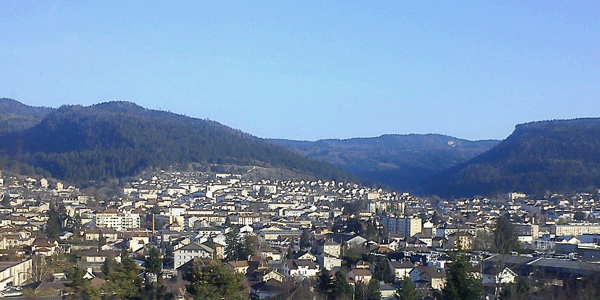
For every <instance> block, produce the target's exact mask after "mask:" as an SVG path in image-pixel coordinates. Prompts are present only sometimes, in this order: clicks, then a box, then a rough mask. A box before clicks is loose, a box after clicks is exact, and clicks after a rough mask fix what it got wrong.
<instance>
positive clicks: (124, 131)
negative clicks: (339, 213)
mask: <svg viewBox="0 0 600 300" xmlns="http://www.w3.org/2000/svg"><path fill="white" fill-rule="evenodd" d="M16 106H17V107H18V105H16ZM31 122H32V123H33V122H34V121H33V119H32V121H31ZM24 127H27V126H24ZM0 140H1V141H2V143H1V144H0V154H2V157H0V164H3V165H4V167H5V168H6V167H11V166H12V167H15V166H17V167H23V166H31V167H33V168H36V171H38V172H48V173H50V174H51V175H52V176H53V177H55V178H58V179H63V180H67V181H70V182H72V183H78V184H84V183H86V182H89V181H94V180H105V179H108V178H113V177H124V176H130V175H135V174H137V173H138V172H140V171H141V170H144V169H147V168H149V167H163V168H166V167H169V166H176V165H178V166H183V167H185V166H186V165H187V164H189V163H192V162H198V163H203V164H237V165H257V166H265V167H275V168H282V169H287V170H292V171H295V172H298V173H301V174H308V175H312V176H314V177H317V178H323V179H335V180H355V179H357V178H356V177H353V176H352V175H350V174H349V173H347V172H345V171H343V170H341V169H338V168H336V167H333V166H331V165H328V164H323V163H321V162H316V161H312V160H310V159H308V158H305V157H303V156H301V155H299V154H297V153H294V152H292V151H290V150H288V149H285V148H284V147H281V146H278V145H274V144H272V143H270V142H268V141H265V140H263V139H260V138H257V137H254V136H251V135H249V134H246V133H243V132H241V131H239V130H235V129H232V128H229V127H227V126H224V125H221V124H219V123H217V122H213V121H207V120H201V119H194V118H189V117H185V116H181V115H177V114H173V113H168V112H164V111H155V110H149V109H145V108H143V107H140V106H138V105H136V104H134V103H130V102H109V103H102V104H97V105H93V106H89V107H84V106H79V105H75V106H62V107H60V108H58V109H55V110H51V111H50V112H48V113H47V114H46V115H45V116H44V118H43V119H42V120H41V121H39V122H38V123H37V124H36V125H35V126H32V127H27V128H25V129H23V130H20V131H15V130H9V132H5V133H2V134H0ZM0 167H1V166H0Z"/></svg>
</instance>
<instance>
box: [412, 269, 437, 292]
mask: <svg viewBox="0 0 600 300" xmlns="http://www.w3.org/2000/svg"><path fill="white" fill-rule="evenodd" d="M409 274H410V279H411V280H412V282H413V283H414V284H415V287H416V288H432V289H434V290H441V289H443V288H444V287H445V286H446V272H444V271H443V270H441V269H436V268H434V267H432V266H419V267H414V268H413V269H412V270H411V271H410V273H409Z"/></svg>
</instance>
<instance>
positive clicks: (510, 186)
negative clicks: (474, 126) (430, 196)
mask: <svg viewBox="0 0 600 300" xmlns="http://www.w3.org/2000/svg"><path fill="white" fill-rule="evenodd" d="M433 183H434V184H432V185H430V186H429V190H428V191H429V192H430V193H434V194H438V195H442V196H445V197H472V196H475V195H494V194H501V193H508V192H512V191H519V192H525V193H528V194H533V195H543V194H545V193H548V192H576V191H584V190H590V189H594V188H598V187H600V118H579V119H569V120H546V121H535V122H528V123H523V124H519V125H516V126H515V130H514V131H513V133H512V134H511V135H510V136H508V137H507V138H506V139H505V140H503V141H502V142H501V143H500V144H498V145H497V146H496V147H494V148H492V149H490V150H489V151H487V152H485V153H483V154H481V155H479V156H477V157H475V158H473V159H471V160H469V161H467V162H464V163H462V164H459V165H456V166H454V167H452V168H450V169H447V170H445V171H444V172H442V173H440V174H438V175H437V176H436V177H435V180H433Z"/></svg>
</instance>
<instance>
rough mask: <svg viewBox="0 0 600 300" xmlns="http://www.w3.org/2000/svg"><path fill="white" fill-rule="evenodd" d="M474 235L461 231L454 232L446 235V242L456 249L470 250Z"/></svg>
mask: <svg viewBox="0 0 600 300" xmlns="http://www.w3.org/2000/svg"><path fill="white" fill-rule="evenodd" d="M474 239H475V237H474V236H473V235H472V234H470V233H468V232H463V231H458V232H454V233H451V234H449V235H448V242H449V243H450V245H452V246H453V247H454V248H456V249H460V250H471V249H472V248H473V240H474Z"/></svg>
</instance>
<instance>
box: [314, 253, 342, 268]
mask: <svg viewBox="0 0 600 300" xmlns="http://www.w3.org/2000/svg"><path fill="white" fill-rule="evenodd" d="M317 262H318V263H319V265H320V266H321V268H322V269H327V270H330V271H331V269H333V268H335V267H341V266H342V260H341V259H340V258H337V257H335V256H332V255H329V254H327V253H323V255H318V256H317Z"/></svg>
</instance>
